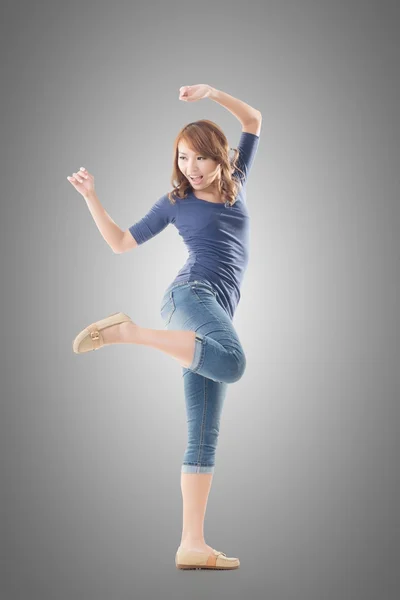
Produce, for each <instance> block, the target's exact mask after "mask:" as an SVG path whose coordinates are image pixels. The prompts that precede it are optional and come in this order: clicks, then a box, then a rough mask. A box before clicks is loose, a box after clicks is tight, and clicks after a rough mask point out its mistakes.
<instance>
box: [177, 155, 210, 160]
mask: <svg viewBox="0 0 400 600" xmlns="http://www.w3.org/2000/svg"><path fill="white" fill-rule="evenodd" d="M179 158H180V159H181V160H183V159H184V158H186V156H180V157H179ZM199 158H202V159H203V160H207V159H206V157H205V156H199Z"/></svg>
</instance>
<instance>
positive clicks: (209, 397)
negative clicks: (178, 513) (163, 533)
mask: <svg viewBox="0 0 400 600" xmlns="http://www.w3.org/2000/svg"><path fill="white" fill-rule="evenodd" d="M183 373H184V374H183V383H184V392H185V403H186V417H187V418H186V421H187V447H186V450H185V454H184V456H183V463H182V468H181V491H182V500H183V523H182V538H181V548H185V549H187V550H198V551H201V552H205V551H206V550H208V551H211V550H212V547H211V546H208V545H207V544H206V542H205V539H204V519H205V513H206V508H207V502H208V496H209V492H210V488H211V483H212V478H213V473H214V468H215V456H216V450H217V445H218V438H219V431H220V420H221V413H222V408H223V405H224V400H225V396H226V392H227V388H228V384H226V383H221V382H216V381H212V380H211V379H207V378H206V377H203V376H202V375H198V374H196V373H192V372H191V371H189V370H188V369H183Z"/></svg>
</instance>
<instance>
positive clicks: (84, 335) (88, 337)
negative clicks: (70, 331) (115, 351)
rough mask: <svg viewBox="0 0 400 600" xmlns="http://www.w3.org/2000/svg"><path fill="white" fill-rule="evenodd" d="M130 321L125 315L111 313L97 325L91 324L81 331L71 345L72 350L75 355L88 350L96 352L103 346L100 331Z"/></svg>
mask: <svg viewBox="0 0 400 600" xmlns="http://www.w3.org/2000/svg"><path fill="white" fill-rule="evenodd" d="M126 321H131V322H132V319H131V318H130V317H128V315H126V314H125V313H122V312H118V313H113V314H112V315H110V316H109V317H106V318H105V319H101V321H97V323H92V324H91V325H88V327H86V328H85V329H83V330H82V331H81V332H80V333H78V335H77V336H76V338H75V339H74V341H73V343H72V348H73V350H74V352H75V353H76V354H83V353H84V352H90V350H98V349H99V348H101V347H102V346H104V340H103V336H102V335H101V331H102V329H105V328H106V327H111V325H117V324H119V323H125V322H126Z"/></svg>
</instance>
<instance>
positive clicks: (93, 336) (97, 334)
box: [90, 331, 100, 340]
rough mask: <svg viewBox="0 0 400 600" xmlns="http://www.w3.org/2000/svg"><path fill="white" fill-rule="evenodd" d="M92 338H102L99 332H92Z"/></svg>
mask: <svg viewBox="0 0 400 600" xmlns="http://www.w3.org/2000/svg"><path fill="white" fill-rule="evenodd" d="M90 337H91V338H92V340H98V339H99V337H100V334H99V332H98V331H91V332H90Z"/></svg>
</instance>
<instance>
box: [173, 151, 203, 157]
mask: <svg viewBox="0 0 400 600" xmlns="http://www.w3.org/2000/svg"><path fill="white" fill-rule="evenodd" d="M178 152H179V154H184V155H185V156H187V154H186V153H185V152H180V150H178ZM197 154H201V153H200V152H197Z"/></svg>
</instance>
